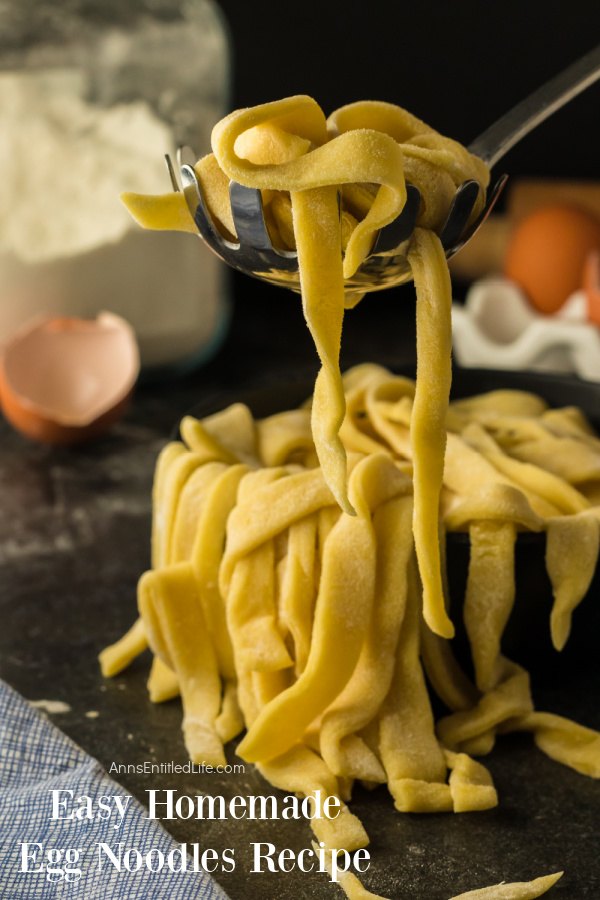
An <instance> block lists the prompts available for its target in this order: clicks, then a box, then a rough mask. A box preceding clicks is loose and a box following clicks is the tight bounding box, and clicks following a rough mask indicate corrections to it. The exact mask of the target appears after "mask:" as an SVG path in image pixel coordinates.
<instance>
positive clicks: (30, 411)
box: [0, 313, 140, 444]
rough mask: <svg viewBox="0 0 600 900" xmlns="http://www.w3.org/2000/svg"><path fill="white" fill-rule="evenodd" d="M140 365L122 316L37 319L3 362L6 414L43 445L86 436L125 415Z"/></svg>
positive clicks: (0, 392) (1, 391)
mask: <svg viewBox="0 0 600 900" xmlns="http://www.w3.org/2000/svg"><path fill="white" fill-rule="evenodd" d="M139 366H140V363H139V353H138V347H137V343H136V339H135V335H134V332H133V329H132V328H131V326H130V325H129V324H128V323H127V322H126V321H125V320H124V319H122V318H120V317H119V316H115V315H113V314H112V313H100V315H99V316H98V317H97V318H96V319H76V318H59V319H39V318H36V319H35V320H34V321H33V322H30V323H28V324H27V325H26V326H25V327H24V328H22V329H21V330H20V331H18V332H17V334H15V335H14V336H13V337H12V338H11V339H10V340H9V342H8V343H7V344H6V345H5V347H4V350H3V353H2V357H1V359H0V401H1V402H2V409H3V412H4V415H5V416H6V418H7V419H8V421H9V422H11V423H12V424H13V425H14V426H15V428H17V429H18V430H19V431H21V432H22V433H23V434H25V435H27V437H30V438H33V439H34V440H37V441H42V442H43V443H47V444H74V443H79V442H82V441H87V440H90V439H91V438H94V437H97V436H98V435H99V434H101V433H102V432H104V431H105V430H106V429H107V428H109V427H110V425H112V424H113V422H116V421H117V419H119V418H120V417H121V416H122V415H123V413H124V411H125V409H126V406H127V402H128V399H129V397H130V395H131V392H132V390H133V386H134V384H135V382H136V379H137V376H138V373H139Z"/></svg>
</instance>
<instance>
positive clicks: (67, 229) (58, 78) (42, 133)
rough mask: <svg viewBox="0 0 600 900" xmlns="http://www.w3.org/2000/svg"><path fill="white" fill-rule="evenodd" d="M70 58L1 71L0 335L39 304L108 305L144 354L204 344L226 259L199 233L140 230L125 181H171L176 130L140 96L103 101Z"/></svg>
mask: <svg viewBox="0 0 600 900" xmlns="http://www.w3.org/2000/svg"><path fill="white" fill-rule="evenodd" d="M83 87H84V85H83V79H82V77H81V76H80V75H79V74H78V73H77V72H75V71H73V70H53V71H43V72H38V71H34V72H18V73H13V72H4V73H0V172H2V177H1V178H0V342H2V341H3V340H5V339H6V338H7V337H8V336H9V335H10V334H11V333H12V332H14V331H15V330H16V329H17V328H18V327H19V326H20V325H21V324H23V323H24V322H25V321H26V320H27V319H30V318H31V317H32V316H34V315H36V314H39V313H43V314H56V315H77V316H94V315H96V314H97V313H98V312H99V311H101V310H103V309H109V310H111V311H113V312H116V313H118V314H119V315H121V316H123V317H124V318H126V319H127V320H128V321H129V322H130V323H131V324H132V325H133V327H134V328H135V330H136V333H137V336H138V341H139V343H140V351H141V354H142V363H143V364H144V365H146V366H155V365H164V364H172V363H177V362H181V361H183V360H185V359H187V358H189V357H190V356H192V355H193V354H195V353H198V352H201V351H202V350H203V349H208V347H209V345H210V344H211V342H212V341H213V339H214V338H215V336H216V334H217V332H218V331H219V329H220V327H221V323H222V318H223V315H224V301H223V297H222V289H221V267H220V264H219V262H218V260H217V259H216V258H214V257H213V256H212V254H210V253H209V252H208V251H206V249H205V248H204V246H203V245H202V244H201V242H200V240H198V239H196V238H195V237H194V236H190V235H182V234H170V233H169V234H167V233H154V234H153V233H149V232H144V231H142V230H141V229H139V227H138V226H137V225H135V223H133V222H132V220H131V218H130V216H129V214H128V213H127V211H126V209H125V208H124V206H123V205H122V204H121V202H120V200H119V195H120V193H121V192H122V191H124V190H131V191H140V192H143V193H162V192H165V191H167V190H168V189H169V179H168V176H167V172H166V167H165V163H164V154H165V153H166V152H172V150H173V148H172V146H171V135H170V130H169V128H168V127H167V125H166V124H164V123H163V122H162V121H161V120H160V119H158V117H157V116H156V115H155V114H154V113H153V112H152V110H151V109H150V107H149V106H148V105H147V104H146V103H145V102H142V101H138V102H135V103H130V104H120V105H118V106H114V107H109V108H100V107H97V106H94V105H92V104H90V103H88V102H87V101H86V100H85V98H84V96H83Z"/></svg>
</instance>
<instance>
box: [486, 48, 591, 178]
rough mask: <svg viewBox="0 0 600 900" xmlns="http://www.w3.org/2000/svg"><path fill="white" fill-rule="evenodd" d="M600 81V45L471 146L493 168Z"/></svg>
mask: <svg viewBox="0 0 600 900" xmlns="http://www.w3.org/2000/svg"><path fill="white" fill-rule="evenodd" d="M598 78H600V45H598V46H597V47H594V49H593V50H590V52H589V53H586V54H585V56H582V57H581V58H580V59H578V60H576V62H574V63H572V64H571V65H570V66H568V67H567V68H566V69H564V70H563V71H562V72H560V73H559V74H558V75H555V76H554V78H551V79H550V80H549V81H547V82H546V83H545V84H543V85H542V86H541V87H539V88H538V89H537V90H536V91H534V92H533V93H532V94H530V95H529V96H528V97H526V98H525V99H524V100H521V102H520V103H517V105H516V106H514V107H513V108H512V109H511V110H509V112H507V113H505V115H503V116H502V117H501V118H500V119H498V121H497V122H494V124H493V125H491V126H490V127H489V128H488V129H487V130H486V131H484V132H483V134H480V135H479V137H477V138H475V140H474V141H473V143H472V144H471V145H470V146H469V150H470V151H471V153H474V154H475V156H479V157H480V158H481V159H483V160H484V161H485V162H486V163H487V164H488V165H489V166H490V167H491V166H493V165H494V164H495V163H497V162H498V160H499V159H502V157H503V156H504V155H505V154H506V153H507V152H508V151H509V150H510V149H511V147H514V145H515V144H516V143H518V142H519V141H520V140H521V138H523V137H525V135H526V134H529V132H530V131H533V129H534V128H537V126H538V125H540V124H541V123H542V122H543V121H544V120H545V119H547V118H548V117H549V116H551V115H552V114H553V113H555V112H556V111H557V110H559V109H560V108H561V107H562V106H564V105H565V104H566V103H568V102H569V100H572V99H573V97H576V96H577V94H580V93H581V92H582V91H584V90H585V89H586V88H588V87H589V86H590V85H591V84H593V83H594V82H595V81H596V80H597V79H598Z"/></svg>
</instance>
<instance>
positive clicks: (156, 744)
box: [0, 279, 600, 900]
mask: <svg viewBox="0 0 600 900" xmlns="http://www.w3.org/2000/svg"><path fill="white" fill-rule="evenodd" d="M236 296H237V309H236V314H235V317H234V323H233V328H232V332H231V334H230V337H229V339H228V341H227V343H226V345H225V347H224V348H223V350H222V352H221V353H220V354H219V356H218V357H217V358H216V359H215V360H214V361H213V362H212V363H211V364H210V365H208V366H207V367H205V368H204V369H203V370H202V371H199V372H196V373H194V374H193V375H191V376H189V377H187V378H185V379H181V380H179V381H173V382H171V383H162V384H155V385H148V384H147V385H145V386H143V387H141V388H140V389H139V390H138V392H137V395H136V398H135V402H134V404H133V406H132V409H131V411H130V413H129V415H128V416H127V418H126V419H125V420H123V421H122V422H121V423H120V424H119V425H118V426H117V427H116V428H115V429H114V430H113V431H112V432H111V434H110V435H108V436H107V437H105V438H104V439H102V440H101V441H99V442H98V443H96V444H94V445H93V446H89V447H84V448H80V449H78V450H57V449H48V448H44V447H41V446H37V445H33V444H31V443H29V442H27V441H25V440H24V439H23V438H21V437H20V436H19V435H17V434H15V433H14V432H12V431H11V430H10V429H9V428H8V426H7V425H6V423H2V424H1V426H0V435H1V440H0V484H1V498H2V502H1V506H0V533H1V538H2V539H1V542H0V614H1V616H2V623H3V627H2V629H0V675H1V676H2V677H3V678H5V679H6V680H7V681H8V682H10V683H11V684H12V685H13V686H14V687H15V688H17V689H18V690H19V691H21V692H22V693H23V694H24V695H25V696H26V697H27V698H29V699H32V700H35V699H49V700H62V701H64V702H66V703H68V704H69V706H70V712H67V713H65V714H63V715H60V716H58V715H57V716H55V717H54V719H55V721H56V723H57V724H58V725H59V727H61V728H62V729H63V730H64V731H66V732H67V733H68V734H69V735H71V737H73V738H74V739H75V740H76V741H77V742H78V743H79V744H80V745H81V746H82V747H83V748H84V749H85V750H87V751H88V752H89V753H91V754H92V755H94V756H95V757H97V758H98V759H99V760H100V761H101V762H102V763H103V765H104V766H106V767H107V768H108V767H109V766H110V764H111V763H112V762H115V763H119V764H135V763H143V762H144V761H153V762H159V763H166V762H170V761H175V762H179V763H183V762H185V760H186V757H185V752H184V749H183V745H182V740H181V734H180V722H181V712H180V706H179V702H178V701H173V702H171V703H167V704H164V705H162V706H153V705H152V704H150V703H149V701H148V700H147V697H146V692H145V679H146V675H147V667H148V658H147V657H146V658H143V659H140V660H139V661H137V662H136V663H135V664H134V665H133V666H132V667H131V669H129V670H128V671H126V672H125V673H123V674H122V675H121V676H119V677H118V678H115V679H114V680H111V681H104V680H103V679H102V677H101V675H100V672H99V669H98V666H97V663H96V655H97V653H98V652H99V651H100V650H101V649H102V647H104V646H105V645H106V644H107V643H109V642H111V641H113V640H114V639H116V638H117V637H118V636H119V635H121V634H122V632H123V631H124V629H125V628H126V627H127V626H128V625H129V624H130V623H131V622H132V621H133V619H134V618H135V585H136V581H137V578H138V577H139V575H140V573H141V572H142V571H143V570H144V569H145V568H146V567H147V565H148V561H149V528H150V485H151V478H152V470H153V464H154V460H155V457H156V454H157V452H158V450H159V448H160V447H161V446H162V444H163V443H164V441H165V440H166V439H167V438H168V436H169V434H170V432H171V430H172V428H173V426H174V425H175V423H176V422H177V421H178V419H179V418H180V416H181V415H182V413H184V412H185V411H187V410H188V409H189V408H190V407H192V406H194V405H195V404H197V403H199V402H201V403H206V402H208V400H209V398H210V397H212V396H213V395H215V394H219V393H221V392H223V391H225V392H227V391H229V392H230V394H229V397H230V399H234V398H235V397H236V392H237V393H239V391H240V390H242V389H245V388H246V387H247V385H248V384H249V383H251V382H252V381H253V380H254V379H259V380H260V379H262V380H263V382H264V381H265V379H266V380H267V381H268V382H269V383H270V384H271V385H272V384H277V383H281V384H284V383H285V380H286V377H287V376H289V373H290V372H292V373H297V372H298V371H307V370H309V371H310V372H314V371H315V369H316V364H315V362H314V357H313V350H312V346H311V343H310V339H309V338H308V336H307V334H306V332H305V327H304V324H303V321H302V317H301V312H300V305H299V300H298V298H293V297H291V296H288V295H286V294H284V292H282V291H277V290H274V289H268V288H262V287H260V288H259V287H256V286H254V285H253V284H252V285H251V284H250V283H249V282H246V281H244V280H242V279H240V280H238V281H236ZM413 348H414V323H413V299H412V292H411V289H410V288H403V289H401V290H399V291H392V292H389V294H387V295H385V296H381V295H380V296H374V297H373V298H371V299H370V300H369V301H368V303H366V304H364V305H363V306H359V307H358V308H357V309H356V310H355V311H353V312H352V313H351V314H350V315H349V316H348V319H347V327H346V335H345V343H344V360H343V361H344V365H349V364H351V363H353V362H357V361H362V360H366V359H372V360H377V361H384V362H390V361H393V362H395V363H396V364H398V365H409V366H410V365H411V364H412V363H413V362H414V349H413ZM527 599H528V598H527V596H525V597H521V598H519V600H520V602H521V603H523V602H525V603H526V602H527ZM594 599H595V598H590V599H589V600H588V603H589V605H590V608H591V607H592V605H593V604H592V602H591V601H593V600H594ZM582 615H583V613H582ZM582 621H584V620H583V619H582ZM582 630H583V631H584V632H586V633H587V634H588V636H589V632H590V628H589V627H588V628H586V627H584V628H583V629H582ZM597 633H598V632H597V630H596V631H595V634H594V637H595V635H597ZM537 640H538V638H537V636H536V635H535V634H532V636H531V641H530V643H535V642H536V641H537ZM580 647H581V645H577V644H576V643H575V644H574V645H573V648H572V649H571V650H570V651H568V652H567V653H566V655H565V656H564V657H560V658H554V659H553V663H552V666H546V668H545V669H544V670H543V674H542V675H541V676H539V677H538V678H534V683H535V696H536V701H537V705H538V707H539V708H540V709H548V710H551V711H555V712H560V713H563V714H568V715H571V716H573V717H574V718H576V719H577V720H579V721H581V722H583V723H585V724H587V725H590V726H593V727H596V728H600V709H599V706H598V696H599V687H600V670H599V667H598V664H597V659H596V657H597V653H592V654H589V653H583V652H582V651H581V649H580ZM89 713H94V714H97V715H94V716H90V715H89ZM229 756H230V760H231V761H232V762H235V761H236V758H235V756H234V753H233V750H232V749H231V748H230V752H229ZM488 762H489V766H490V768H491V770H492V772H493V775H494V778H495V780H496V784H497V787H498V790H499V794H500V806H499V808H498V809H496V810H493V811H490V812H486V813H480V814H467V815H460V816H452V815H443V816H440V815H436V816H414V815H400V814H398V813H395V812H394V809H393V805H392V802H391V799H390V798H389V796H388V795H387V794H386V792H385V791H384V790H378V791H376V792H374V793H368V792H366V791H364V790H362V789H357V791H356V795H355V798H354V800H353V803H352V809H353V810H354V811H355V812H356V813H357V814H358V815H359V816H360V817H361V819H362V820H363V822H364V824H365V826H366V827H367V830H368V832H369V834H370V836H371V839H372V844H371V851H372V860H373V862H372V867H371V870H370V871H369V873H368V874H367V876H366V877H365V879H364V880H365V883H366V885H367V886H368V887H369V888H370V889H371V890H374V891H376V892H377V893H380V894H383V895H384V896H386V897H391V898H397V900H399V898H409V897H410V898H411V900H447V898H448V897H450V896H453V895H454V894H458V893H460V892H461V891H466V890H469V889H473V888H475V887H479V886H484V885H487V884H493V883H496V882H499V881H502V880H507V881H512V880H522V879H529V878H532V877H535V876H538V875H540V874H544V873H548V872H552V871H556V870H558V869H565V870H566V875H565V877H564V878H563V880H562V881H561V882H560V883H559V885H558V886H557V887H556V888H555V889H554V893H553V896H554V895H556V897H563V898H565V900H566V898H569V900H579V898H598V897H599V896H600V842H599V838H598V823H599V815H600V786H599V785H598V784H597V783H595V782H593V781H591V780H589V779H586V778H583V777H582V776H580V775H577V774H575V773H573V772H571V771H570V770H568V769H565V768H563V767H561V766H559V765H557V764H555V763H553V762H552V761H551V760H549V759H547V758H546V757H545V756H543V755H542V754H541V753H539V752H538V751H537V750H536V749H535V748H534V746H533V744H532V742H531V739H530V738H529V737H527V736H513V737H509V738H504V739H502V740H501V741H500V743H499V745H498V747H497V749H496V750H495V751H494V753H493V754H492V755H491V757H490V758H489V761H488ZM118 780H119V781H120V782H121V784H122V785H123V787H124V788H125V790H127V791H129V792H132V793H133V794H135V795H136V796H137V797H139V798H140V799H141V800H142V802H144V801H145V800H146V795H145V791H146V790H147V789H149V788H175V789H176V790H178V791H179V792H183V793H190V794H195V793H197V792H210V793H213V794H223V795H224V796H225V797H230V796H233V795H234V794H252V793H263V794H271V793H274V791H273V789H272V788H270V786H268V785H267V784H266V783H265V782H264V781H263V780H262V779H261V777H260V776H259V775H258V774H257V773H256V772H255V771H254V769H253V768H252V767H251V766H246V771H245V773H243V774H242V773H238V774H229V775H222V776H218V775H208V774H205V775H191V774H190V775H171V774H159V775H153V776H150V775H143V774H123V775H120V776H119V777H118ZM165 824H167V826H168V827H169V829H170V830H171V831H172V833H173V835H174V836H175V837H176V838H177V839H178V840H181V841H190V842H191V841H197V842H199V843H200V845H201V846H202V847H203V848H206V847H214V848H216V849H221V850H222V849H223V848H225V847H235V848H236V862H237V865H236V869H235V871H234V872H233V873H231V874H222V875H218V874H217V878H218V880H220V882H221V883H222V884H223V886H224V887H225V889H226V890H227V891H228V892H229V893H230V895H231V897H232V898H233V900H242V898H245V897H247V896H248V895H249V894H250V892H252V894H253V895H254V896H255V897H257V898H264V900H270V898H283V900H285V898H289V900H292V898H298V897H302V898H304V897H307V898H308V897H328V896H335V892H334V891H333V889H332V888H330V887H329V886H328V884H327V882H326V881H325V878H324V876H317V875H314V876H313V875H300V876H298V875H294V874H289V875H275V874H269V875H258V874H250V857H249V853H250V842H251V841H271V842H274V843H275V844H276V845H277V846H278V847H279V848H283V847H292V848H295V849H300V848H302V847H306V846H308V844H309V841H310V831H309V828H308V826H307V825H306V823H304V822H271V821H264V822H261V821H255V822H248V821H244V820H240V821H235V820H233V819H228V820H227V821H218V820H216V821H204V822H196V821H188V822H186V821H176V822H171V823H165Z"/></svg>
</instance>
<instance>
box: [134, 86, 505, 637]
mask: <svg viewBox="0 0 600 900" xmlns="http://www.w3.org/2000/svg"><path fill="white" fill-rule="evenodd" d="M212 147H213V154H211V155H209V156H207V157H204V158H203V159H201V160H199V162H198V163H197V164H196V166H195V171H196V174H197V176H198V180H199V182H200V184H201V186H202V190H203V192H204V195H205V198H206V202H207V204H208V206H209V208H210V210H211V212H212V214H213V216H214V218H215V221H216V222H217V224H218V226H219V227H220V228H222V230H223V233H224V235H225V236H227V237H229V238H231V239H235V238H236V235H235V225H234V222H233V218H232V214H231V206H230V202H229V180H230V179H232V180H234V181H237V182H239V183H240V184H243V185H246V186H247V187H253V188H259V189H260V190H261V191H262V197H263V206H264V210H265V220H266V223H267V225H268V227H269V228H270V230H271V237H272V239H273V241H274V245H275V246H279V247H282V248H284V249H292V248H296V249H297V251H298V263H299V270H300V284H301V289H302V302H303V308H304V315H305V317H306V321H307V323H308V327H309V329H310V331H311V334H312V336H313V339H314V341H315V345H316V348H317V351H318V354H319V357H320V359H321V363H322V368H321V371H320V372H319V375H318V377H317V380H316V384H315V390H314V398H313V404H312V433H313V438H314V443H315V447H316V451H317V455H318V458H319V462H320V465H321V468H322V471H323V475H324V478H325V481H326V483H327V485H328V486H329V488H330V490H331V492H332V493H333V496H334V497H335V500H336V501H337V503H338V504H339V505H340V506H341V508H342V509H343V510H344V511H345V512H346V513H351V514H352V513H354V512H355V508H354V506H353V503H352V499H351V497H350V494H349V485H348V466H347V460H346V452H345V449H344V444H343V441H342V440H341V438H340V427H341V425H342V421H343V419H344V393H343V389H342V382H341V376H340V370H339V352H340V341H341V335H342V321H343V317H344V310H345V308H347V307H349V306H354V305H355V304H356V303H357V302H358V300H359V299H360V295H356V294H354V293H346V294H345V292H344V284H345V279H349V278H351V277H352V275H354V273H355V272H356V271H357V269H358V268H359V267H360V265H361V263H362V262H363V261H364V260H365V258H366V257H367V256H368V255H369V253H370V252H371V248H372V246H373V241H374V238H375V235H376V233H377V232H378V231H379V229H380V228H382V227H384V226H385V225H387V224H388V223H389V222H391V221H392V220H393V219H395V218H396V217H397V216H398V215H399V213H400V212H401V211H402V208H403V206H404V204H405V202H406V181H409V182H410V183H411V184H413V185H415V186H416V187H417V188H418V189H419V191H420V193H421V196H422V206H421V210H420V213H419V216H418V219H417V226H418V227H417V228H416V230H415V232H414V234H413V236H412V238H411V240H410V242H409V244H408V246H407V251H406V252H407V258H408V262H409V265H410V267H411V269H412V273H413V277H414V281H415V285H416V289H417V352H418V360H419V363H418V373H417V388H416V394H415V398H414V404H413V420H412V426H411V434H410V440H411V442H412V445H413V450H414V464H413V466H414V523H413V530H414V538H415V547H416V554H417V561H418V566H419V574H420V578H421V581H422V584H423V608H424V615H425V620H426V622H427V623H428V625H429V627H430V628H431V629H432V630H433V631H434V632H436V633H437V634H439V635H442V636H444V637H452V634H453V626H452V623H451V621H450V619H449V618H448V615H447V613H446V609H445V606H444V600H443V591H442V583H441V575H440V572H441V568H440V558H439V555H440V551H439V537H438V535H439V522H438V507H439V495H440V488H441V483H442V469H443V465H444V438H445V431H444V418H445V413H446V409H447V405H448V395H449V391H450V377H451V373H450V351H451V320H450V308H451V293H450V279H449V275H448V267H447V264H446V259H445V256H444V251H443V248H442V245H441V242H440V240H439V238H438V237H437V234H436V229H440V228H441V226H442V225H443V223H444V221H445V218H446V216H447V213H448V210H449V207H450V203H451V201H452V199H453V197H454V194H455V192H456V189H457V187H458V186H460V185H461V184H462V183H463V182H464V181H466V180H467V179H473V180H475V181H477V182H478V183H479V184H480V185H481V189H480V193H479V198H478V201H477V203H476V205H475V208H474V210H473V217H475V216H477V214H478V213H479V212H480V211H481V209H482V207H483V205H484V203H485V188H486V186H487V184H488V180H489V173H488V169H487V166H486V165H485V163H483V161H482V160H480V159H478V158H477V157H475V156H473V155H472V154H470V153H469V152H468V151H467V150H466V149H465V148H464V147H463V146H461V145H460V144H458V143H457V142H456V141H453V140H451V139H449V138H446V137H443V136H442V135H440V134H438V133H437V132H436V131H434V130H433V129H432V128H430V127H429V126H427V125H425V123H424V122H421V121H420V120H419V119H417V118H416V117H415V116H413V115H411V114H410V113H408V112H406V110H404V109H401V108H400V107H398V106H394V105H392V104H390V103H382V102H371V101H363V102H359V103H353V104H350V105H348V106H344V107H342V108H341V109H338V110H336V111H335V112H334V113H333V114H332V115H331V116H330V117H329V118H328V119H327V118H326V117H325V115H324V113H323V111H322V110H321V108H320V107H319V105H318V104H317V103H316V102H315V101H314V100H313V99H312V98H311V97H305V96H297V97H289V98H287V99H284V100H278V101H275V102H273V103H265V104H263V105H261V106H257V107H254V108H251V109H242V110H238V111H236V112H233V113H231V114H230V115H229V116H227V117H226V118H224V119H223V120H222V121H221V122H219V123H218V124H217V125H216V126H215V128H214V129H213V133H212ZM340 197H341V212H340ZM123 199H124V201H125V203H126V205H127V207H128V208H129V210H130V212H131V213H132V214H133V215H134V216H135V218H136V219H137V220H138V221H139V222H140V223H141V224H142V225H144V226H145V227H148V228H175V229H183V230H186V231H193V232H195V231H196V226H195V223H194V222H193V220H192V217H191V215H190V213H189V211H188V208H187V205H186V202H185V198H184V196H183V194H182V193H171V194H168V195H165V196H162V197H156V196H153V197H149V196H144V195H139V194H125V195H124V196H123Z"/></svg>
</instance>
